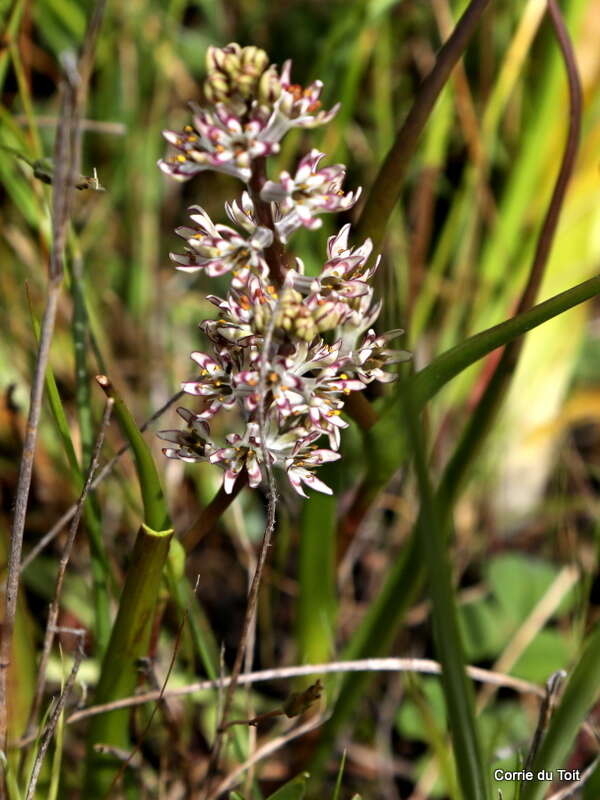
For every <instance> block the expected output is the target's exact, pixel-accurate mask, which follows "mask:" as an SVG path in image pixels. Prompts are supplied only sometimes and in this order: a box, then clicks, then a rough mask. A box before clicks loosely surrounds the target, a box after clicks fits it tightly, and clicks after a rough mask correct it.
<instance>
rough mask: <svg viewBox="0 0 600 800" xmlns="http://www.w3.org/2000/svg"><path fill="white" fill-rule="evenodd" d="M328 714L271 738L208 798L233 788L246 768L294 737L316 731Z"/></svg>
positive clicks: (271, 753) (279, 748)
mask: <svg viewBox="0 0 600 800" xmlns="http://www.w3.org/2000/svg"><path fill="white" fill-rule="evenodd" d="M328 718H329V717H328V715H322V716H318V717H316V718H314V717H313V718H312V719H310V720H308V722H305V723H303V724H302V725H298V726H297V727H295V728H292V729H291V730H289V731H287V733H284V734H282V735H281V736H278V737H277V738H275V739H271V741H269V742H267V743H266V744H264V745H263V746H262V747H259V749H258V750H256V751H255V752H254V753H253V754H252V755H251V756H250V758H249V759H248V760H247V761H244V763H243V764H240V765H239V766H238V767H236V768H235V769H234V770H233V772H231V773H229V775H227V776H226V777H225V778H224V779H223V780H222V781H221V783H220V784H219V785H218V786H217V788H216V789H215V790H214V792H212V794H210V795H209V796H208V800H216V798H217V797H219V796H220V795H222V794H223V793H224V792H226V791H227V790H228V789H231V788H232V787H233V786H234V785H235V784H236V783H237V781H238V778H239V777H240V776H241V775H243V774H244V772H246V770H248V769H250V767H252V766H254V764H257V763H258V762H259V761H261V760H262V759H263V758H267V756H270V755H273V753H275V752H277V750H281V748H282V747H285V745H286V744H289V742H292V741H293V740H294V739H298V738H299V737H300V736H304V735H305V734H307V733H310V731H314V730H315V729H316V728H318V727H320V726H321V725H322V724H323V723H324V722H326V721H327V719H328Z"/></svg>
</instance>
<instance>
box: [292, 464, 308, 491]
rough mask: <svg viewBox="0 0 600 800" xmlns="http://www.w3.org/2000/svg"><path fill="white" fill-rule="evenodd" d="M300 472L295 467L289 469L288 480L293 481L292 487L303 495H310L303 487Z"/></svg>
mask: <svg viewBox="0 0 600 800" xmlns="http://www.w3.org/2000/svg"><path fill="white" fill-rule="evenodd" d="M298 473H299V470H298V469H294V468H293V467H292V468H290V469H288V471H287V476H288V480H289V482H290V483H291V485H292V488H293V489H295V490H296V491H297V492H298V494H299V495H300V496H301V497H308V495H307V494H306V492H305V491H304V489H303V488H302V482H301V479H300V476H299V474H298Z"/></svg>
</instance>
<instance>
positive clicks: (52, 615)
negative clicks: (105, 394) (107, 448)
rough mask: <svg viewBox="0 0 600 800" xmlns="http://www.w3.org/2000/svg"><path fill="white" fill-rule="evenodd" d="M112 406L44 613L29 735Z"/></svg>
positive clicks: (105, 417) (111, 402)
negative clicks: (70, 561) (44, 619)
mask: <svg viewBox="0 0 600 800" xmlns="http://www.w3.org/2000/svg"><path fill="white" fill-rule="evenodd" d="M113 405H114V400H112V398H109V399H108V400H107V401H106V406H105V408H104V414H103V417H102V422H101V423H100V429H99V431H98V436H97V438H96V443H95V445H94V450H93V453H92V460H91V463H90V467H89V470H88V474H87V477H86V480H85V484H84V486H83V489H82V491H81V495H80V497H79V500H78V502H77V510H76V512H75V515H74V517H73V519H72V520H71V525H70V527H69V535H68V537H67V542H66V544H65V546H64V549H63V552H62V555H61V558H60V562H59V565H58V573H57V576H56V584H55V587H54V597H53V599H52V602H51V604H50V608H49V610H48V622H47V624H46V633H45V635H44V645H43V648H42V656H41V659H40V663H39V666H38V675H37V685H36V692H35V696H34V700H33V703H32V706H31V712H30V715H29V725H28V730H29V732H31V728H32V726H33V725H35V724H36V721H37V717H38V713H39V710H40V707H41V704H42V698H43V695H44V687H45V684H46V670H47V667H48V660H49V658H50V652H51V650H52V645H53V643H54V636H55V633H56V622H57V620H58V613H59V610H60V595H61V592H62V587H63V582H64V577H65V573H66V571H67V565H68V563H69V559H70V558H71V551H72V550H73V544H74V543H75V537H76V536H77V531H78V529H79V523H80V521H81V515H82V513H83V507H84V505H85V501H86V500H87V497H88V494H89V491H90V486H91V484H92V479H93V477H94V473H95V472H96V470H97V468H98V461H99V458H100V451H101V450H102V445H103V443H104V435H105V433H106V429H107V427H108V423H109V420H110V415H111V413H112V408H113Z"/></svg>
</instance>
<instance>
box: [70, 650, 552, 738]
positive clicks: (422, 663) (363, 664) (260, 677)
mask: <svg viewBox="0 0 600 800" xmlns="http://www.w3.org/2000/svg"><path fill="white" fill-rule="evenodd" d="M347 672H418V673H421V674H424V675H441V672H442V668H441V666H440V664H439V663H438V662H437V661H433V660H431V659H428V658H363V659H358V660H356V661H334V662H331V663H329V664H302V665H296V666H291V667H278V668H276V669H265V670H260V671H258V672H248V673H245V674H243V675H240V676H239V678H238V680H237V683H238V685H240V686H241V685H246V684H254V683H263V682H265V681H274V680H285V679H288V678H298V677H302V676H306V675H321V674H323V675H325V674H329V675H332V674H340V673H347ZM467 675H469V677H470V678H472V679H473V680H475V681H478V682H480V683H492V684H494V685H495V686H502V687H504V688H507V689H513V690H514V691H515V692H522V693H528V694H534V695H537V697H542V698H543V697H544V696H545V690H544V688H543V687H542V686H538V685H537V684H535V683H530V682H529V681H524V680H521V679H520V678H514V677H513V676H512V675H503V674H501V673H499V672H492V671H491V670H486V669H481V668H480V667H471V666H468V667H467ZM231 680H232V678H228V677H223V678H218V679H216V680H205V681H197V682H195V683H190V684H188V685H187V686H181V687H177V688H175V689H168V690H167V691H165V692H164V693H163V697H183V696H186V695H189V694H195V693H196V692H203V691H207V690H209V689H219V688H221V687H227V686H229V685H230V684H231ZM159 697H160V694H159V693H158V692H144V693H143V694H138V695H134V696H132V697H124V698H121V699H120V700H115V701H113V702H112V703H104V704H103V705H97V706H90V707H89V708H83V709H81V710H80V711H76V712H75V713H74V714H71V716H70V717H69V718H68V720H67V723H69V724H72V723H75V722H80V721H81V720H84V719H87V718H88V717H91V716H94V715H95V714H106V713H108V712H109V711H115V710H117V709H119V708H129V707H131V706H137V705H142V704H143V703H151V702H154V701H156V700H158V699H159Z"/></svg>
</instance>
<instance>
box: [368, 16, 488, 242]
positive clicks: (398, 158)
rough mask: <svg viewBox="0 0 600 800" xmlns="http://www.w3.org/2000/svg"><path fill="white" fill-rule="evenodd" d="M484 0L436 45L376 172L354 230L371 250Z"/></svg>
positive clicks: (477, 20)
mask: <svg viewBox="0 0 600 800" xmlns="http://www.w3.org/2000/svg"><path fill="white" fill-rule="evenodd" d="M488 3H489V0H471V2H470V3H469V5H468V7H467V9H466V11H465V13H464V14H463V15H462V17H461V18H460V19H459V21H458V23H457V24H456V27H455V28H454V30H453V32H452V34H451V36H450V37H449V38H448V40H447V41H446V43H445V44H444V45H443V47H442V48H441V49H440V51H439V53H438V55H437V58H436V62H435V64H434V67H433V69H432V70H431V72H430V73H429V75H428V76H427V78H425V80H424V81H423V83H422V85H421V87H420V89H419V92H418V94H417V96H416V98H415V101H414V103H413V106H412V108H411V110H410V111H409V113H408V116H407V117H406V119H405V121H404V123H403V124H402V127H401V128H400V130H399V131H398V134H397V136H396V140H395V142H394V144H393V146H392V148H391V150H390V151H389V153H388V154H387V156H386V158H385V160H384V162H383V164H382V165H381V168H380V170H379V172H378V173H377V177H376V178H375V182H374V183H373V187H372V188H371V191H370V192H369V196H368V197H367V202H366V203H365V206H364V208H363V211H362V214H361V216H360V219H359V222H358V227H357V230H356V231H355V235H356V239H357V240H362V239H364V238H366V237H367V236H370V237H371V239H372V240H373V242H374V245H375V252H377V251H378V250H379V247H380V245H381V242H382V240H383V236H384V233H385V228H386V225H387V223H388V220H389V218H390V216H391V213H392V211H393V209H394V206H395V205H396V203H397V201H398V198H399V197H400V193H401V191H402V185H403V181H404V176H405V174H406V170H407V169H408V166H409V165H410V163H411V160H412V156H413V155H414V153H415V150H416V149H417V145H418V143H419V139H420V137H421V133H422V132H423V128H424V127H425V124H426V122H427V120H428V119H429V116H430V114H431V112H432V110H433V107H434V106H435V103H436V101H437V99H438V97H439V94H440V92H441V91H442V89H443V88H444V85H445V84H446V82H447V81H448V79H449V77H450V73H451V72H452V69H453V68H454V67H455V66H456V64H457V62H458V60H459V58H460V57H461V56H462V54H463V53H464V51H465V49H466V47H467V45H468V43H469V40H470V38H471V36H472V35H473V33H474V32H475V29H476V27H477V25H478V23H479V20H480V19H481V15H482V14H483V12H484V11H485V9H486V7H487V5H488Z"/></svg>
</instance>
